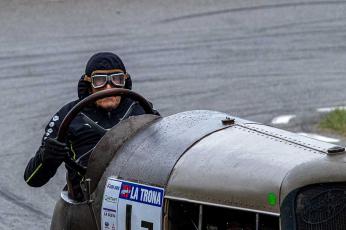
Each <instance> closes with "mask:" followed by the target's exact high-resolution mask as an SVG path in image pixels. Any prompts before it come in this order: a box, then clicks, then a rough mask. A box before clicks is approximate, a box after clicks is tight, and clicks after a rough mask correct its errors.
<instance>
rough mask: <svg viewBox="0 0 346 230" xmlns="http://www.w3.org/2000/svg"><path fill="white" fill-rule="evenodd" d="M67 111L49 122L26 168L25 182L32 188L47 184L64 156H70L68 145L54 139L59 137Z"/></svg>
mask: <svg viewBox="0 0 346 230" xmlns="http://www.w3.org/2000/svg"><path fill="white" fill-rule="evenodd" d="M65 110H66V109H64V107H63V108H62V109H61V110H60V111H59V112H58V113H56V114H55V115H54V116H53V117H52V119H51V120H50V121H49V123H48V124H47V126H46V128H45V134H44V135H43V138H42V142H41V146H40V147H39V149H38V150H37V152H36V154H35V156H34V157H33V158H31V159H30V161H29V163H28V165H27V166H26V169H25V172H24V180H25V182H26V183H27V184H28V185H30V186H33V187H40V186H42V185H44V184H46V183H47V182H48V181H49V179H50V178H52V177H53V176H54V175H55V173H56V171H57V169H58V167H59V166H60V165H61V163H62V162H63V159H64V154H65V153H66V154H68V150H67V149H66V145H65V144H64V143H60V142H57V141H56V140H55V139H53V138H55V137H56V136H57V133H58V130H59V127H60V124H61V121H62V119H63V118H64V117H65V115H66V112H65Z"/></svg>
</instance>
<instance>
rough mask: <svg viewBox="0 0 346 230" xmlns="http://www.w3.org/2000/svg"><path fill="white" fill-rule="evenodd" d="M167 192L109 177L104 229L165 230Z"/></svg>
mask: <svg viewBox="0 0 346 230" xmlns="http://www.w3.org/2000/svg"><path fill="white" fill-rule="evenodd" d="M163 198H164V189H163V188H160V187H153V186H148V185H143V184H138V183H133V182H129V181H123V180H118V179H114V178H108V180H107V183H106V187H105V192H104V196H103V202H102V214H101V221H102V229H103V230H106V229H107V230H108V229H112V227H113V226H115V229H126V220H130V222H131V229H143V230H144V229H150V230H161V229H162V209H163Z"/></svg>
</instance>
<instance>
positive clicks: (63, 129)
mask: <svg viewBox="0 0 346 230" xmlns="http://www.w3.org/2000/svg"><path fill="white" fill-rule="evenodd" d="M110 96H123V97H127V98H131V99H133V100H135V101H138V102H139V104H140V105H141V106H142V107H143V109H144V111H145V112H146V113H147V114H154V110H153V109H152V107H151V104H150V103H149V102H148V101H147V100H146V99H145V98H144V97H143V96H141V95H140V94H138V93H135V92H133V91H131V90H128V89H118V88H114V89H106V90H102V91H100V92H97V93H93V94H91V95H89V96H88V97H86V98H84V99H83V100H81V101H80V102H78V103H77V104H76V105H75V106H73V108H72V109H71V110H70V111H69V112H68V113H67V115H66V116H65V118H64V119H63V121H62V122H61V125H60V127H59V131H58V135H57V137H56V139H57V140H58V141H60V142H63V141H64V139H65V137H66V135H67V132H68V128H69V126H70V124H71V122H72V120H73V119H74V118H75V117H76V116H77V114H78V113H79V112H81V111H82V110H83V109H84V108H85V106H87V105H90V104H91V103H94V102H95V101H97V100H99V99H102V98H105V97H110ZM65 163H66V164H67V165H68V166H70V167H71V168H72V169H74V170H76V171H77V172H79V173H81V174H82V175H84V174H85V172H86V167H84V166H82V165H80V164H78V163H77V162H75V161H74V160H72V159H71V158H67V159H65Z"/></svg>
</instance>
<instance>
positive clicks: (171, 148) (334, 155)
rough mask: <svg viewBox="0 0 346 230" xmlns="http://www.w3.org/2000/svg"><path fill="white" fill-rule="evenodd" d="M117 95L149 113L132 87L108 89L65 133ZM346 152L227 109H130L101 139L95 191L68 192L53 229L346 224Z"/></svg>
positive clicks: (91, 187)
mask: <svg viewBox="0 0 346 230" xmlns="http://www.w3.org/2000/svg"><path fill="white" fill-rule="evenodd" d="M109 95H121V96H128V97H131V98H133V99H136V100H138V101H139V102H140V103H141V104H142V105H143V106H144V107H145V108H146V110H147V112H148V113H150V106H148V105H147V102H146V101H145V99H143V98H142V97H140V96H139V95H137V94H136V93H134V92H132V91H127V90H123V89H112V90H107V91H102V92H100V93H97V94H96V95H95V94H93V95H91V96H89V97H88V98H86V99H85V100H84V101H82V102H80V103H79V104H78V105H77V106H76V107H75V108H74V109H73V111H71V112H70V114H69V115H68V116H67V117H66V118H65V120H64V122H63V125H62V131H61V132H59V137H60V138H61V137H63V136H64V133H66V130H67V127H68V123H69V122H70V121H71V119H72V118H73V116H75V114H76V113H77V112H78V111H79V110H80V109H81V108H82V107H83V106H84V105H86V104H88V103H91V102H92V101H95V100H97V99H98V98H101V97H104V96H109ZM59 137H58V138H59ZM345 161H346V154H345V149H344V148H343V147H341V146H337V145H333V144H329V143H324V142H321V141H317V140H314V139H310V138H308V137H304V136H300V135H297V134H294V133H291V132H287V131H284V130H280V129H276V128H273V127H270V126H266V125H263V124H260V123H256V122H251V121H247V120H243V119H240V118H237V117H232V116H231V115H228V114H225V113H221V112H215V111H203V110H199V111H188V112H182V113H178V114H175V115H171V116H168V117H159V116H156V115H151V114H146V115H141V116H136V117H130V118H128V119H126V120H123V121H122V122H120V123H119V124H118V125H116V126H115V127H113V128H112V129H111V130H109V131H108V132H107V133H106V134H105V136H104V137H103V138H102V139H101V140H100V142H99V143H98V144H97V146H96V148H95V149H94V151H93V153H92V155H91V157H90V160H89V165H88V168H87V170H86V173H85V178H86V180H85V181H84V182H83V183H82V186H83V188H84V191H85V197H86V201H85V202H76V201H74V200H71V199H70V198H68V196H67V192H66V191H63V192H62V193H61V199H60V200H59V201H58V202H57V204H56V207H55V211H54V215H53V219H52V224H51V229H59V230H60V229H74V230H76V229H84V230H88V229H103V230H106V229H107V230H108V229H110V230H115V229H124V230H134V229H136V230H137V229H151V230H152V229H155V230H161V229H163V230H185V229H199V230H202V229H203V230H220V229H223V230H236V229H255V230H258V229H266V230H271V229H282V230H295V229H296V230H320V229H326V230H327V229H333V230H342V229H343V230H344V229H346V165H345ZM69 163H71V162H69ZM71 164H72V165H73V164H75V162H73V163H71ZM74 166H75V168H76V170H81V171H83V168H81V167H80V166H78V165H77V166H76V164H75V165H74ZM82 173H84V172H82Z"/></svg>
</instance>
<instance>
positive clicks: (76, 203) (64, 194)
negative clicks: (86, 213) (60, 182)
mask: <svg viewBox="0 0 346 230" xmlns="http://www.w3.org/2000/svg"><path fill="white" fill-rule="evenodd" d="M60 197H61V199H63V200H64V201H65V202H66V203H68V204H71V205H84V204H86V203H87V202H86V201H83V202H79V201H76V200H73V199H71V198H69V197H68V193H67V191H62V192H61V193H60Z"/></svg>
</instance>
